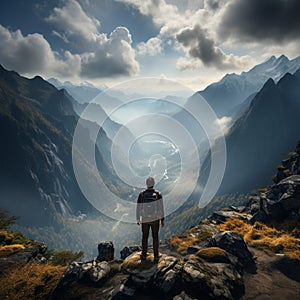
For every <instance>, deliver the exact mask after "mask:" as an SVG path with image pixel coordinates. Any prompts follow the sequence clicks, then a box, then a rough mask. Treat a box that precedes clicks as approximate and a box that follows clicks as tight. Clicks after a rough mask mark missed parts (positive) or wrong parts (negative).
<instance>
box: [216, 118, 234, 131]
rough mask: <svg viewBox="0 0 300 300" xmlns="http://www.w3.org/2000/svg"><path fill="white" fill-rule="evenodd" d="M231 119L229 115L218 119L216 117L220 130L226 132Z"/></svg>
mask: <svg viewBox="0 0 300 300" xmlns="http://www.w3.org/2000/svg"><path fill="white" fill-rule="evenodd" d="M231 122H232V119H231V118H230V117H226V116H225V117H222V118H220V119H216V123H217V124H218V125H219V126H220V127H221V129H222V131H223V132H224V133H225V134H226V133H227V132H228V129H229V127H230V125H231Z"/></svg>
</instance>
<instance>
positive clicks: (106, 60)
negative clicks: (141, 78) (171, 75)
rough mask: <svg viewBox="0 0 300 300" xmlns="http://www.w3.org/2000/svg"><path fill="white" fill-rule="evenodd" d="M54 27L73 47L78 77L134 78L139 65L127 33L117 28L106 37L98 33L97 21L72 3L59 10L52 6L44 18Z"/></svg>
mask: <svg viewBox="0 0 300 300" xmlns="http://www.w3.org/2000/svg"><path fill="white" fill-rule="evenodd" d="M46 20H47V21H48V22H50V23H51V24H53V25H54V26H56V30H57V31H60V32H61V31H62V33H60V32H58V33H57V35H59V34H61V35H62V37H63V38H65V39H67V40H68V41H69V42H70V43H72V44H73V45H75V47H76V49H78V51H79V54H80V57H81V74H80V75H82V76H83V77H85V78H89V79H95V78H101V77H115V76H120V75H130V76H131V75H136V74H137V73H138V72H139V64H138V62H137V61H136V59H135V51H134V49H133V48H132V46H131V45H132V39H131V34H130V32H129V30H128V29H127V28H125V27H117V28H116V29H115V30H113V32H111V33H110V35H109V36H107V34H105V33H101V32H100V31H99V29H100V22H99V21H98V20H97V19H95V18H93V17H90V16H88V15H87V14H86V13H85V11H84V10H83V9H82V7H81V6H80V4H79V3H78V2H76V1H75V0H70V1H68V2H67V3H66V4H65V6H63V7H62V8H57V7H55V8H54V9H53V12H51V14H50V16H49V17H48V18H47V19H46Z"/></svg>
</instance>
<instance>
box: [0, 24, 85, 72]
mask: <svg viewBox="0 0 300 300" xmlns="http://www.w3.org/2000/svg"><path fill="white" fill-rule="evenodd" d="M0 40H1V42H2V44H3V45H5V47H0V61H1V62H2V64H3V65H4V67H6V68H8V69H13V70H16V71H18V72H20V73H23V74H29V75H34V74H37V73H38V74H40V75H44V74H47V75H52V76H73V74H74V73H75V74H78V72H79V70H80V65H81V61H80V57H79V55H72V54H71V53H70V52H68V51H66V52H65V53H64V57H63V58H58V56H57V55H56V54H55V53H54V52H53V50H52V49H51V46H50V45H49V43H48V42H47V40H46V39H45V38H44V37H43V36H42V35H41V34H38V33H35V34H28V35H27V36H23V34H22V32H21V31H20V30H17V31H15V32H13V31H9V30H8V29H6V28H5V27H3V26H1V25H0Z"/></svg>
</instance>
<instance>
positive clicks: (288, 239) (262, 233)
mask: <svg viewBox="0 0 300 300" xmlns="http://www.w3.org/2000/svg"><path fill="white" fill-rule="evenodd" d="M217 228H218V229H219V230H220V231H227V230H230V231H234V232H236V233H239V234H241V235H242V236H243V237H244V239H245V241H246V242H247V243H248V245H250V246H253V247H257V248H259V249H262V250H264V251H267V252H268V251H271V252H275V253H284V254H286V255H288V256H289V257H291V258H295V259H299V260H300V238H297V237H295V236H293V235H292V234H291V233H290V232H287V231H284V230H278V229H275V228H272V227H270V226H267V225H266V224H262V223H259V222H256V223H255V224H254V225H251V224H248V223H246V222H244V221H242V220H239V219H228V220H227V221H226V222H225V223H223V224H220V225H217Z"/></svg>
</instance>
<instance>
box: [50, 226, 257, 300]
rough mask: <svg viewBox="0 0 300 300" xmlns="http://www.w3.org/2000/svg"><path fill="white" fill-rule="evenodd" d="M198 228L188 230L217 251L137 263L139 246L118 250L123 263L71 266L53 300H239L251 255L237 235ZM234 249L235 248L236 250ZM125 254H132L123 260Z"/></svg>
mask: <svg viewBox="0 0 300 300" xmlns="http://www.w3.org/2000/svg"><path fill="white" fill-rule="evenodd" d="M198 227H199V228H198V229H197V228H196V229H193V228H192V229H191V230H192V231H193V234H195V233H196V232H198V233H199V234H201V235H204V229H206V231H205V240H210V242H209V243H212V244H214V245H218V246H217V247H209V243H207V242H206V244H201V243H197V244H195V245H194V247H197V249H198V251H197V252H196V253H195V254H188V255H186V256H183V255H180V254H179V253H178V252H172V251H173V250H172V249H171V248H169V252H168V254H166V253H163V254H161V256H160V257H159V261H158V262H156V261H155V260H154V257H153V255H152V254H148V256H147V258H146V260H145V261H141V259H140V255H141V251H136V250H138V249H139V246H131V247H127V248H124V249H123V250H122V251H121V254H122V255H123V256H126V258H125V259H124V260H123V259H119V260H113V261H99V260H92V261H88V262H73V263H71V264H70V265H69V266H68V268H67V270H66V271H65V273H64V275H63V277H62V278H61V280H60V281H59V283H58V285H57V287H56V288H55V290H54V291H53V294H52V299H69V298H70V297H71V299H72V297H73V296H70V294H69V293H70V292H72V291H74V290H75V291H77V290H78V291H81V292H80V293H81V294H80V293H79V294H77V295H76V296H77V297H79V298H80V299H97V297H100V298H101V297H105V299H144V297H145V296H147V297H148V298H147V299H200V298H201V299H237V298H239V297H240V296H241V295H242V294H243V291H244V285H243V280H242V272H243V266H244V265H245V264H246V263H245V262H249V261H251V259H253V255H252V254H251V253H250V252H249V250H248V249H247V246H246V245H245V244H243V243H242V242H243V240H242V238H241V237H240V236H235V234H234V233H232V232H226V234H224V235H220V234H219V233H218V231H217V230H216V229H215V230H211V227H212V225H208V224H202V225H201V226H200V225H199V226H198ZM208 229H210V231H209V232H210V233H211V236H212V237H210V238H209V236H207V233H208ZM99 246H100V247H99V248H100V249H106V250H107V249H113V245H112V244H111V243H110V242H103V243H100V244H99ZM234 247H237V250H236V251H235V250H234ZM165 250H166V249H165ZM104 252H105V251H104ZM129 252H133V253H132V254H130V255H129V256H127V254H128V253H129ZM101 253H102V251H101ZM105 253H107V251H106V252H105ZM247 255H248V256H249V257H247ZM106 257H109V256H106ZM241 262H243V263H244V264H242V263H241ZM82 290H84V292H82ZM73 294H74V293H73ZM93 294H94V296H91V295H93ZM87 295H89V296H87ZM100 295H101V296H100ZM68 297H69V298H68Z"/></svg>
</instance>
